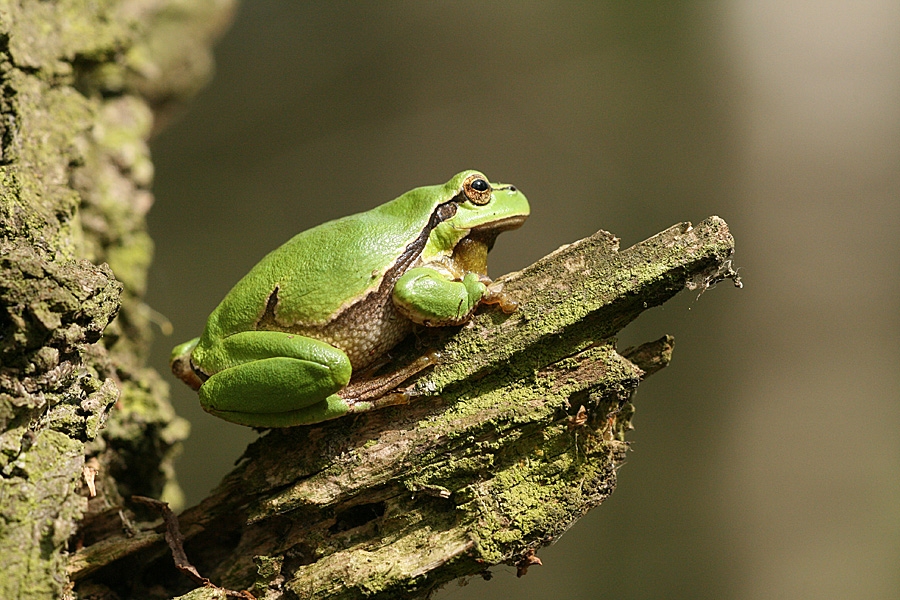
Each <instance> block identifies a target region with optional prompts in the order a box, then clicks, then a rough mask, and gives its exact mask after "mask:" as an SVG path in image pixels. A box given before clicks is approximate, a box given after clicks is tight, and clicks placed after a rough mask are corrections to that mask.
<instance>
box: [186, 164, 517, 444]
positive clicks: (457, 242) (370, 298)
mask: <svg viewBox="0 0 900 600" xmlns="http://www.w3.org/2000/svg"><path fill="white" fill-rule="evenodd" d="M528 214H529V206H528V201H527V200H526V199H525V196H524V195H523V194H522V193H521V192H519V191H518V190H517V189H516V188H515V187H513V186H511V185H504V184H498V183H490V182H489V181H488V179H487V178H486V177H485V176H484V175H482V174H481V173H479V172H477V171H463V172H462V173H459V174H457V175H456V176H454V177H453V178H452V179H451V180H450V181H448V182H447V183H445V184H443V185H434V186H427V187H420V188H416V189H414V190H411V191H409V192H407V193H405V194H403V195H402V196H400V197H399V198H396V199H395V200H392V201H390V202H388V203H386V204H383V205H381V206H379V207H377V208H374V209H372V210H369V211H367V212H363V213H360V214H356V215H351V216H348V217H343V218H341V219H336V220H334V221H329V222H327V223H324V224H322V225H319V226H318V227H314V228H312V229H309V230H307V231H304V232H302V233H299V234H297V235H296V236H294V237H293V238H291V239H290V240H288V241H287V242H286V243H285V244H284V245H283V246H281V247H280V248H277V249H276V250H274V251H272V252H271V253H269V254H268V255H266V256H265V257H264V258H263V259H262V260H261V261H260V262H259V263H258V264H257V265H256V266H255V267H253V269H251V270H250V272H249V273H248V274H247V275H245V276H244V277H243V279H241V280H240V281H238V283H237V284H236V285H235V286H234V287H233V288H232V289H231V291H230V292H229V293H228V294H227V295H226V296H225V298H224V299H223V300H222V302H221V303H220V304H219V306H218V307H217V308H216V309H215V310H214V311H213V312H212V314H211V315H210V316H209V319H208V320H207V322H206V328H205V329H204V331H203V334H202V335H201V336H200V337H198V338H195V339H193V340H191V341H189V342H185V343H184V344H181V345H179V346H176V347H175V348H174V349H173V351H172V359H171V366H172V371H173V372H174V373H175V375H176V376H178V377H179V378H180V379H182V380H184V381H185V382H186V383H187V384H188V385H190V386H191V387H192V388H194V389H195V390H198V392H199V396H200V404H201V405H202V406H203V409H204V410H206V411H207V412H209V413H212V414H214V415H216V416H218V417H221V418H223V419H225V420H227V421H231V422H233V423H239V424H242V425H249V426H252V427H289V426H293V425H302V424H309V423H316V422H320V421H324V420H327V419H333V418H335V417H339V416H341V415H344V414H347V413H355V412H362V411H365V410H371V409H372V408H376V407H377V406H379V405H378V404H377V402H373V401H370V400H368V399H367V397H366V392H362V393H361V392H358V391H352V387H353V385H354V384H351V386H350V387H348V383H349V382H350V377H351V375H352V374H354V373H357V374H359V373H360V372H365V369H366V368H367V367H370V366H371V365H373V363H375V362H376V361H377V360H378V359H379V358H380V357H382V356H383V355H384V354H385V353H386V352H388V351H389V350H390V349H391V348H393V347H394V346H395V345H396V344H397V343H399V342H400V341H401V340H402V339H403V338H404V337H405V336H406V335H407V334H408V333H409V332H410V331H411V330H412V328H413V324H414V323H418V324H420V325H425V326H429V327H440V326H447V325H460V324H462V323H465V322H466V321H467V320H468V319H469V317H470V316H471V315H472V313H473V312H474V311H475V309H476V308H477V307H478V305H479V304H481V303H488V304H491V303H493V304H499V305H500V308H501V309H502V310H504V311H506V312H512V310H515V303H514V302H512V301H511V300H509V299H508V298H507V297H506V296H505V295H504V294H503V292H502V290H501V289H500V286H497V285H496V284H493V283H492V282H491V280H490V279H489V278H488V276H487V269H486V267H487V252H488V250H490V248H491V247H492V246H493V243H494V240H495V239H496V237H497V234H499V233H500V232H502V231H505V230H508V229H514V228H516V227H519V226H520V225H521V224H522V223H523V222H524V221H525V219H526V217H528ZM354 381H356V380H354ZM357 387H359V386H357ZM363 388H365V386H363Z"/></svg>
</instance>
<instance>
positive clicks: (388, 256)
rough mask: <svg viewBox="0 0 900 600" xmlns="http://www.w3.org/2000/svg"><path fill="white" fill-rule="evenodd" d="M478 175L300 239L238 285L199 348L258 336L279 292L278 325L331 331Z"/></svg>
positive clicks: (399, 200) (404, 198)
mask: <svg viewBox="0 0 900 600" xmlns="http://www.w3.org/2000/svg"><path fill="white" fill-rule="evenodd" d="M474 172H475V171H464V172H462V173H460V174H459V175H457V176H456V177H454V178H453V179H451V180H450V181H449V182H447V183H446V184H443V185H434V186H424V187H420V188H416V189H414V190H411V191H409V192H407V193H405V194H403V195H402V196H400V197H399V198H396V199H395V200H392V201H390V202H388V203H386V204H382V205H381V206H378V207H376V208H373V209H372V210H369V211H367V212H363V213H359V214H355V215H350V216H347V217H343V218H341V219H336V220H334V221H329V222H327V223H323V224H322V225H319V226H317V227H314V228H312V229H308V230H306V231H303V232H301V233H299V234H297V235H296V236H294V237H293V238H291V239H290V240H289V241H288V242H286V243H285V244H284V245H282V246H281V247H279V248H277V249H275V250H273V251H272V252H270V253H269V254H268V255H266V256H265V257H264V258H263V259H262V260H261V261H260V262H259V263H258V264H257V265H256V266H255V267H254V268H253V269H251V270H250V272H249V273H248V274H247V275H245V276H244V277H243V278H242V279H241V280H240V281H238V283H237V284H236V285H235V286H234V287H233V288H232V290H231V291H230V292H229V293H228V295H227V296H225V298H224V299H223V300H222V302H221V303H220V304H219V306H218V307H217V308H216V309H215V311H213V313H212V314H211V315H210V317H209V320H208V321H207V324H206V329H205V330H204V332H203V335H202V337H201V341H200V345H201V346H204V345H206V344H207V343H209V342H211V341H213V340H215V339H219V338H222V337H225V336H227V335H230V334H233V333H237V332H239V331H251V330H254V329H255V328H256V324H257V323H258V322H259V320H260V318H261V317H262V315H263V313H264V312H265V310H266V304H267V302H268V300H269V296H270V294H271V292H272V291H273V290H275V289H276V288H278V306H279V312H278V320H279V321H281V322H284V323H293V324H304V325H323V324H325V323H327V322H328V321H329V320H330V319H331V318H333V317H334V316H336V315H337V314H339V312H340V311H341V310H342V309H344V308H346V307H347V306H349V305H352V304H353V303H354V302H356V301H357V300H359V299H361V298H362V297H363V296H365V294H366V293H368V292H369V291H371V290H375V289H377V288H378V286H379V284H380V283H381V280H382V278H383V277H384V274H385V272H386V271H387V270H388V269H389V268H390V267H391V266H392V265H393V263H394V262H395V261H396V260H397V258H398V257H399V256H400V255H401V254H402V252H403V250H404V249H405V248H406V246H407V245H408V244H410V243H411V242H412V241H414V240H415V239H416V238H417V237H418V236H419V234H420V233H421V231H422V230H423V229H424V228H425V226H426V225H427V224H428V220H429V218H430V217H431V213H432V212H433V210H434V208H435V207H437V206H438V205H439V204H442V203H443V202H447V201H449V200H450V199H451V198H453V196H455V195H456V194H457V192H458V191H459V187H460V185H461V183H462V181H464V180H465V178H466V177H468V176H469V175H470V174H471V173H474ZM298 257H303V258H302V259H300V258H298ZM342 304H343V306H342Z"/></svg>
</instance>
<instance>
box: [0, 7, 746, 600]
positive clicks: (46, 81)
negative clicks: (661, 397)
mask: <svg viewBox="0 0 900 600" xmlns="http://www.w3.org/2000/svg"><path fill="white" fill-rule="evenodd" d="M230 9H231V2H230V1H229V0H222V1H216V0H208V1H206V2H203V1H197V2H193V3H183V2H175V1H174V0H172V1H165V0H131V1H129V2H116V1H113V0H106V1H102V0H101V1H96V2H92V3H89V4H82V3H78V2H73V1H69V2H67V1H59V2H37V1H29V2H26V1H21V2H15V1H12V0H0V572H2V573H3V577H0V598H58V597H61V596H63V595H70V596H78V597H81V598H89V597H90V598H95V599H98V598H108V599H112V598H138V597H140V598H154V597H156V598H169V597H173V596H176V595H178V594H187V596H186V597H191V598H201V597H216V596H217V595H221V593H220V592H218V591H216V590H214V589H212V588H197V589H194V590H193V591H190V590H191V587H192V586H193V585H194V584H193V583H192V582H191V581H190V580H189V579H187V578H186V577H185V576H184V575H183V574H182V573H180V572H178V571H177V570H176V569H175V568H174V566H173V560H172V556H171V552H170V549H169V547H168V546H167V544H166V542H165V540H164V535H163V529H162V526H155V523H153V522H151V523H150V525H149V526H148V525H144V524H142V523H146V522H148V521H152V520H153V519H155V515H154V514H153V513H151V512H149V511H148V510H147V509H146V508H145V507H143V506H142V505H138V504H136V503H133V502H129V497H131V496H132V495H144V496H151V497H156V498H163V499H166V500H169V501H173V500H177V498H178V495H179V493H178V488H177V483H176V482H175V480H174V476H173V473H172V469H171V459H172V456H173V453H174V452H175V450H176V449H177V446H178V443H179V441H180V440H181V439H183V438H184V436H185V435H186V433H187V425H186V423H184V422H183V421H181V420H179V419H178V418H177V417H175V415H174V413H173V412H172V409H171V407H170V405H169V404H168V400H167V399H166V387H165V384H163V383H162V380H161V379H160V377H159V375H158V374H156V373H155V372H153V371H152V370H149V369H147V368H146V367H145V353H146V348H147V344H148V341H149V320H150V314H151V311H150V310H149V309H148V308H147V307H146V306H145V305H144V304H143V303H142V300H141V298H142V296H143V293H144V286H145V275H146V269H147V266H148V264H149V261H150V255H151V249H152V246H151V242H150V240H149V238H148V236H147V234H146V231H145V226H144V214H145V213H146V211H147V210H148V208H149V206H150V204H151V203H152V197H151V195H150V193H149V191H148V190H149V185H150V178H151V174H152V165H151V163H150V161H149V157H148V154H147V148H146V143H145V142H146V139H147V137H148V136H149V135H150V133H151V131H152V130H153V129H154V128H155V127H158V126H159V124H160V123H161V122H163V121H164V120H165V116H166V115H167V114H169V113H170V111H171V110H172V109H173V107H175V106H177V103H178V102H179V101H180V100H182V99H184V98H186V97H188V96H190V95H191V94H192V93H193V92H194V91H196V89H197V87H198V86H199V85H202V83H203V81H204V80H205V79H206V77H207V76H208V73H209V68H210V64H211V62H210V55H209V45H210V43H211V40H212V38H213V37H214V36H215V34H216V32H218V31H219V30H220V29H221V27H222V26H223V25H224V24H225V23H226V22H227V20H228V17H229V15H230ZM731 251H732V240H731V236H730V234H729V233H728V230H727V227H726V226H725V224H724V223H723V222H722V221H721V220H718V219H715V218H712V219H709V220H707V221H704V222H703V223H702V224H701V225H699V226H698V227H697V228H694V229H692V228H690V226H688V225H686V224H682V225H679V226H676V227H674V228H672V229H670V230H667V231H666V232H663V233H661V234H659V235H658V236H655V237H654V238H651V239H650V240H648V241H646V242H644V243H642V244H639V245H637V246H635V247H633V248H629V249H627V250H625V251H622V252H618V251H617V250H616V242H615V239H614V238H613V237H612V236H610V235H609V234H606V233H603V232H601V233H598V234H597V235H595V236H593V237H591V238H588V239H586V240H582V241H580V242H578V243H576V244H573V245H570V246H567V247H565V248H562V249H560V250H559V251H557V252H555V253H553V254H552V255H550V256H548V257H546V258H545V259H543V260H542V261H539V262H538V263H536V264H535V265H532V266H531V267H529V268H528V269H525V270H524V271H522V272H521V273H517V274H514V275H512V276H510V277H509V278H508V280H507V291H508V292H509V293H510V294H512V295H513V296H514V297H515V298H516V299H518V300H519V301H520V309H519V310H518V311H517V312H516V313H514V314H513V315H510V316H505V315H502V314H500V313H499V312H498V311H496V310H486V311H483V312H482V313H481V314H479V315H478V316H477V317H476V318H475V319H474V320H473V321H472V322H471V323H470V324H469V325H467V326H465V327H463V328H461V329H453V330H449V329H448V330H446V331H442V332H430V334H429V335H427V336H423V337H422V338H421V339H420V340H411V341H410V342H409V343H408V344H407V345H406V348H405V349H402V350H400V351H398V352H397V353H396V359H397V362H398V363H403V362H404V361H406V360H410V359H411V358H412V357H415V356H418V355H420V354H421V353H422V352H423V349H422V347H421V346H419V347H417V345H416V341H419V342H420V343H421V344H422V345H424V346H427V347H428V348H438V349H440V352H441V359H440V360H439V361H438V362H437V364H436V365H435V366H434V367H433V368H431V369H429V370H427V371H425V372H423V373H421V374H419V375H418V376H417V377H416V378H415V379H414V380H411V381H410V382H409V383H408V384H407V385H408V386H410V391H411V393H412V394H414V396H415V400H414V401H413V402H411V403H410V404H409V405H407V406H400V407H395V408H389V409H385V410H382V411H378V412H374V413H370V414H366V415H360V416H357V417H353V418H347V419H341V420H338V421H335V422H331V423H326V424H322V425H319V426H314V427H301V428H294V429H289V430H278V431H272V432H269V433H268V434H266V435H265V436H264V437H262V438H261V439H260V440H259V441H258V442H256V443H255V444H253V445H252V446H251V447H250V448H248V450H247V452H246V455H245V457H244V460H243V461H242V462H241V463H240V464H239V465H238V467H237V468H236V469H235V470H234V472H232V473H231V474H230V475H229V476H227V477H226V478H225V480H224V481H223V483H222V484H221V485H220V487H219V488H218V489H217V490H215V491H214V493H213V494H212V495H211V496H210V497H209V498H207V499H206V500H204V501H203V502H202V503H201V504H200V505H199V506H197V507H194V508H192V509H190V510H188V511H186V512H185V513H183V514H182V515H181V517H180V522H181V529H182V532H183V534H184V537H185V546H184V550H185V551H186V555H187V558H188V559H190V560H191V561H192V562H193V563H194V565H195V566H197V568H198V569H199V571H200V573H201V574H202V575H204V576H207V577H210V578H212V579H213V580H214V582H215V583H217V584H220V585H224V586H227V587H229V588H233V589H241V588H247V589H250V590H252V591H253V593H254V594H255V595H257V596H258V597H268V598H294V597H315V598H356V597H384V598H387V597H390V598H400V597H421V596H422V595H424V594H427V592H428V591H429V590H431V589H433V588H434V587H435V586H436V585H439V584H440V583H442V582H445V581H448V580H450V579H452V578H455V577H458V576H464V575H471V574H478V573H483V572H484V571H485V570H486V569H487V568H488V567H489V566H491V565H494V564H498V563H503V562H506V563H514V564H520V566H521V567H522V568H523V569H524V568H525V567H526V566H527V564H528V563H529V562H530V560H533V558H531V559H530V558H529V557H533V551H534V550H535V549H536V548H538V547H539V546H541V545H543V544H547V543H549V542H551V541H552V540H553V539H555V538H556V537H558V536H559V534H560V533H562V532H563V531H565V529H566V528H567V527H568V526H570V525H571V523H572V522H574V520H576V519H577V518H578V517H579V516H581V515H582V514H584V512H585V511H587V510H589V509H590V508H591V507H593V506H596V505H597V504H599V503H600V502H601V501H602V500H603V499H604V498H605V497H606V496H607V495H608V494H609V493H611V491H612V489H613V487H614V485H615V469H616V464H617V462H618V461H619V460H621V458H622V453H623V452H624V451H625V449H626V448H627V445H626V443H625V441H624V434H625V431H626V430H627V429H628V428H629V427H630V416H631V412H632V406H631V404H630V397H631V393H632V392H633V390H634V389H635V387H636V386H637V384H638V382H639V381H640V380H641V378H642V377H645V376H646V375H647V374H649V373H651V372H653V371H655V370H657V369H659V368H661V366H664V365H665V363H666V362H667V359H668V355H669V353H670V352H671V339H669V338H663V339H661V340H658V341H657V342H651V343H649V344H647V345H644V346H641V347H640V348H637V349H635V350H632V351H625V352H622V353H619V352H618V351H617V350H616V348H615V339H614V336H615V334H616V332H617V331H619V330H620V329H621V328H622V327H624V326H625V325H626V324H627V323H628V322H630V321H631V320H632V319H634V318H635V317H636V316H637V315H638V314H639V313H640V312H641V311H642V310H644V309H646V308H648V307H651V306H655V305H658V304H660V303H662V302H664V301H665V300H666V299H668V298H669V297H671V296H672V295H673V294H675V293H677V292H678V291H679V290H681V289H684V288H685V287H688V288H696V287H697V286H705V285H708V284H709V283H710V282H712V281H715V280H717V279H719V278H722V277H729V276H733V273H732V272H731V271H730V269H729V267H728V265H729V256H730V255H731ZM91 487H93V488H96V496H94V497H92V498H91V499H90V500H88V497H89V496H91V491H90V488H91ZM156 520H157V521H158V519H156ZM134 523H137V525H135V524H134Z"/></svg>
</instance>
